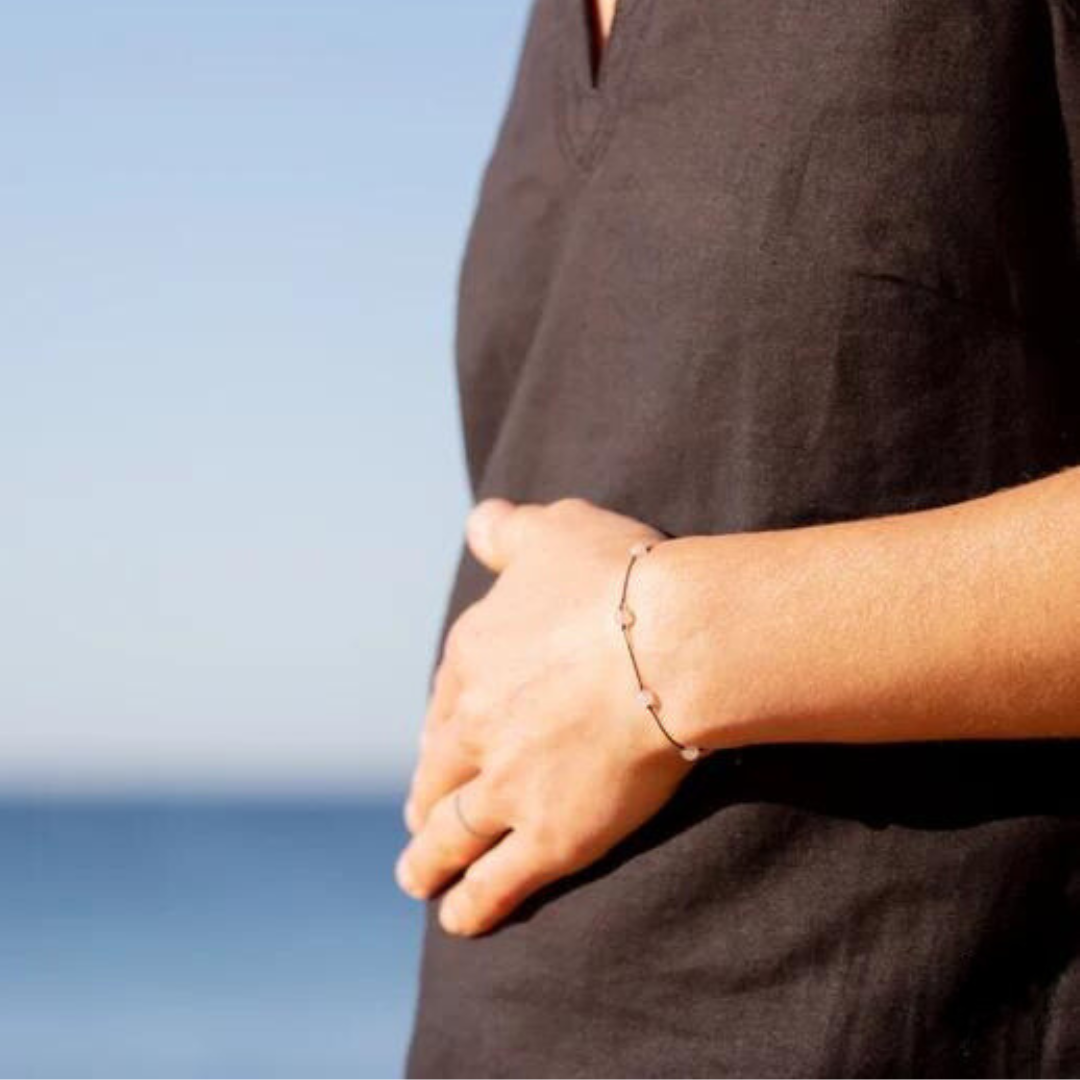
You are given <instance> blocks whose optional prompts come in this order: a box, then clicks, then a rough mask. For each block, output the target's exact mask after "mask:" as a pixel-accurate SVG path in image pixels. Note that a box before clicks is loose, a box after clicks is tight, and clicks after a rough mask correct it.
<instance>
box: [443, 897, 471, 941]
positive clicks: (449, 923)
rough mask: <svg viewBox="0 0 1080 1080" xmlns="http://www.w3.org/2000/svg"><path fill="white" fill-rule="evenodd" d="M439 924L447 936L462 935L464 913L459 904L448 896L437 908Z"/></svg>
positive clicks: (463, 931)
mask: <svg viewBox="0 0 1080 1080" xmlns="http://www.w3.org/2000/svg"><path fill="white" fill-rule="evenodd" d="M439 922H440V923H441V924H442V928H443V929H444V930H445V931H446V932H447V933H448V934H464V933H465V912H464V911H463V910H462V906H461V902H460V901H458V900H456V899H455V898H453V897H449V896H448V897H447V898H446V899H445V900H444V901H443V902H442V907H440V908H439Z"/></svg>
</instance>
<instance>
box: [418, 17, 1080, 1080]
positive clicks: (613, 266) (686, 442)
mask: <svg viewBox="0 0 1080 1080" xmlns="http://www.w3.org/2000/svg"><path fill="white" fill-rule="evenodd" d="M587 26H588V24H587V20H586V17H585V13H584V8H583V4H582V2H581V0H537V2H536V3H535V5H534V9H533V12H532V17H531V21H530V26H529V30H528V34H527V37H526V41H525V44H524V49H523V53H522V55H521V57H520V64H519V69H518V76H517V80H516V85H515V89H514V92H513V95H512V98H511V100H510V103H509V106H508V109H507V112H506V114H505V117H504V121H503V124H502V127H501V130H500V133H499V136H498V140H497V143H496V146H495V148H494V152H493V154H492V156H491V158H490V161H489V162H488V165H487V170H486V173H485V177H484V183H483V187H482V192H481V196H480V200H479V205H478V207H477V211H476V216H475V220H474V223H473V227H472V231H471V236H470V239H469V243H468V248H467V252H466V257H465V260H464V264H463V268H462V275H461V280H460V307H459V320H458V340H457V364H458V373H459V378H460V391H461V406H462V413H463V419H464V433H465V440H466V448H467V455H468V466H469V471H470V476H471V480H472V484H473V488H474V494H475V495H476V496H477V497H483V496H488V495H503V496H506V497H509V498H511V499H515V500H524V501H547V500H551V499H555V498H558V497H560V496H565V495H580V496H584V497H586V498H589V499H591V500H594V501H595V502H597V503H600V504H603V505H604V506H609V507H612V508H614V509H616V510H619V511H622V512H624V513H627V514H631V515H634V516H636V517H639V518H641V519H643V520H645V521H647V522H650V523H652V524H654V525H656V526H658V527H659V528H661V529H664V530H666V531H667V532H669V533H672V534H688V533H723V532H731V531H736V530H760V529H783V528H790V527H793V526H799V525H804V524H809V523H816V522H825V521H834V520H839V519H850V518H858V517H864V516H867V515H874V514H882V513H890V512H897V511H904V510H915V509H919V508H924V507H931V506H935V505H939V504H943V503H950V502H955V501H958V500H962V499H967V498H969V497H972V496H976V495H980V494H983V493H986V492H989V491H992V490H994V489H996V488H999V487H1002V486H1005V485H1011V484H1015V483H1019V482H1021V481H1025V480H1029V479H1033V478H1035V477H1038V476H1040V475H1043V474H1046V473H1048V472H1051V471H1054V470H1056V469H1059V468H1061V467H1064V466H1066V465H1071V464H1075V463H1077V462H1080V280H1078V271H1077V265H1078V259H1077V251H1078V246H1080V245H1078V233H1077V216H1076V207H1077V203H1078V199H1080V165H1078V162H1080V16H1078V10H1077V7H1076V5H1075V3H1073V2H1066V0H991V2H988V0H666V2H664V0H622V2H621V4H620V7H619V11H618V14H617V16H616V21H615V26H614V30H613V34H612V37H611V41H610V44H609V47H608V50H607V52H606V54H605V57H604V60H603V66H602V69H601V75H600V82H599V85H598V86H593V85H592V82H591V73H590V64H589V37H588V29H587ZM490 582H491V578H490V576H489V575H488V574H487V572H486V571H484V570H482V569H481V568H480V567H479V566H478V565H477V564H476V563H475V562H474V561H472V559H471V557H469V556H468V554H467V553H465V552H464V551H463V553H462V559H461V563H460V567H459V571H458V574H457V578H456V581H455V583H454V588H453V592H452V595H451V598H450V603H449V606H448V610H447V612H446V625H449V623H450V622H451V621H452V620H453V618H454V617H455V616H456V615H457V613H458V612H460V611H461V609H462V608H463V607H464V606H465V605H466V604H468V603H469V602H471V601H472V600H474V599H476V598H478V597H479V596H481V595H482V594H483V592H484V591H485V590H486V589H487V587H488V586H489V585H490ZM718 641H719V642H720V647H721V648H722V634H719V633H718ZM408 1071H409V1074H410V1075H412V1076H788V1075H791V1076H1002V1075H1012V1076H1027V1075H1045V1076H1049V1075H1070V1074H1071V1075H1076V1074H1078V1073H1080V743H1078V742H1076V741H1058V742H1042V743H1039V742H1035V741H1031V742H1028V741H1020V740H1017V741H1012V742H1001V743H978V744H976V743H969V744H961V743H939V744H902V745H893V746H878V747H869V746H863V747H858V746H828V745H803V746H767V747H758V748H753V749H746V750H743V751H740V752H738V753H720V754H716V755H714V756H712V757H710V758H708V759H706V760H705V761H704V762H703V763H701V764H700V765H699V766H697V767H696V769H695V771H694V772H693V774H692V775H691V778H690V779H689V780H688V781H687V782H686V784H685V785H684V787H683V788H682V789H681V790H680V792H679V793H678V795H677V796H676V798H675V799H674V800H673V801H672V802H671V804H670V805H669V806H668V807H666V809H664V810H663V811H662V812H661V813H660V814H659V815H658V816H657V817H656V818H655V819H654V820H653V821H651V822H650V823H649V824H648V825H647V826H646V827H645V828H643V829H642V830H641V831H640V832H638V833H637V834H635V835H634V836H632V837H631V838H629V839H628V840H627V841H626V842H624V843H623V844H622V845H621V846H619V847H618V848H617V849H616V850H615V851H614V852H612V853H611V854H610V855H609V856H608V857H606V858H604V859H603V860H602V861H601V862H600V863H599V864H597V865H596V866H594V867H592V868H591V869H589V870H587V871H585V872H583V873H580V874H577V875H575V876H573V877H571V878H569V879H567V880H565V881H563V882H561V883H559V884H557V885H556V886H554V887H552V888H550V889H548V890H547V891H546V892H545V893H544V894H543V895H541V896H539V897H537V898H536V900H535V901H534V902H531V903H529V904H527V905H526V906H525V908H523V909H522V910H521V911H520V912H519V914H518V915H517V917H516V918H514V919H513V920H512V921H511V923H510V924H509V925H507V926H506V927H505V928H503V929H500V930H498V931H497V932H495V933H493V934H491V935H490V936H488V937H486V938H483V939H480V940H460V939H453V938H451V937H449V936H447V935H445V934H443V933H442V932H441V931H440V930H439V928H438V926H437V924H436V923H435V921H434V918H433V917H430V918H429V924H428V930H427V936H426V942H425V951H424V962H423V975H422V989H421V995H420V1002H419V1009H418V1014H417V1019H416V1027H415V1031H414V1035H413V1041H412V1046H411V1050H410V1055H409V1061H408Z"/></svg>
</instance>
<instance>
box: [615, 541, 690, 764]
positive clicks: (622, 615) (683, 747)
mask: <svg viewBox="0 0 1080 1080" xmlns="http://www.w3.org/2000/svg"><path fill="white" fill-rule="evenodd" d="M662 542H663V541H660V540H639V541H638V542H637V543H636V544H634V545H633V546H632V547H631V548H630V559H629V561H628V562H627V564H626V572H625V573H624V574H623V581H622V591H621V592H620V594H619V608H618V611H617V612H616V615H617V617H618V623H619V629H620V630H621V631H622V636H623V641H625V642H626V652H627V655H628V656H629V657H630V666H631V667H632V668H633V669H634V679H635V680H636V681H637V697H638V701H640V702H641V704H642V705H644V706H645V708H646V709H648V710H649V714H650V715H651V716H652V718H653V720H654V721H655V722H656V726H657V727H658V728H659V729H660V731H661V732H662V733H663V735H664V738H665V739H667V741H668V742H669V743H671V745H672V746H674V747H675V749H676V750H678V751H679V753H680V754H681V755H682V756H683V758H685V759H686V760H687V761H696V760H697V759H698V758H699V757H701V755H702V754H703V753H704V752H705V751H704V750H703V749H702V748H701V747H700V746H691V745H689V744H688V743H682V742H679V740H678V739H676V738H675V736H674V735H672V734H671V732H670V731H668V729H667V726H666V725H665V724H664V721H663V719H662V718H661V716H660V710H659V708H658V707H657V703H656V702H657V699H656V694H655V693H654V692H653V691H652V690H650V689H649V687H647V686H646V685H645V680H644V679H643V678H642V677H641V668H640V667H638V662H637V657H636V656H635V655H634V646H633V645H632V644H631V641H630V627H631V626H632V625H633V623H634V613H633V612H632V611H631V609H630V607H629V606H628V605H627V602H626V599H627V594H628V592H629V589H630V575H631V573H632V572H633V569H634V566H635V564H636V563H637V561H638V559H641V558H644V556H645V555H647V554H648V553H649V552H650V551H651V550H652V549H653V548H654V547H656V545H657V544H659V543H662Z"/></svg>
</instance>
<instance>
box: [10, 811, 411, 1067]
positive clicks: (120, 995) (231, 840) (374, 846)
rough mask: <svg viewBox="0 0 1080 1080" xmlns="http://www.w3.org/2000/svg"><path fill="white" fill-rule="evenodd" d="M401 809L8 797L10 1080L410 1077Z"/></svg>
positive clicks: (408, 958) (408, 970) (408, 904)
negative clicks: (399, 884)
mask: <svg viewBox="0 0 1080 1080" xmlns="http://www.w3.org/2000/svg"><path fill="white" fill-rule="evenodd" d="M404 838H405V834H404V830H403V827H402V825H401V819H400V813H399V810H398V803H397V802H391V801H389V800H388V801H385V802H343V801H339V802H325V803H319V802H314V803H305V802H298V801H282V802H259V803H255V802H239V801H238V802H196V801H192V802H185V801H177V800H172V801H157V802H134V801H127V802H119V801H118V802H110V801H103V800H100V799H95V800H88V801H58V802H30V801H7V802H2V803H0V1075H2V1076H4V1077H16V1076H18V1077H54V1078H55V1077H113V1078H117V1080H119V1078H123V1077H147V1078H150V1077H204V1076H207V1077H208V1076H215V1077H277V1076H303V1077H336V1076H350V1077H370V1076H387V1077H392V1076H398V1075H400V1073H401V1069H402V1066H403V1058H404V1052H405V1044H406V1040H407V1037H408V1031H409V1024H410V1021H411V1016H412V1008H413V995H414V991H415V984H416V974H417V963H418V952H419V939H420V932H421V925H422V913H421V910H420V907H419V905H417V904H415V903H413V902H411V901H409V900H407V899H406V898H404V897H402V896H401V895H400V894H399V893H398V892H397V890H396V888H395V886H394V884H393V877H392V867H393V862H394V858H395V856H396V854H397V852H398V851H399V850H400V848H401V846H402V844H403V842H404Z"/></svg>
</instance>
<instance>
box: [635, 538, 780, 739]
mask: <svg viewBox="0 0 1080 1080" xmlns="http://www.w3.org/2000/svg"><path fill="white" fill-rule="evenodd" d="M774 535H777V534H763V533H754V534H729V535H722V536H689V537H678V538H676V539H672V540H666V541H664V542H663V543H661V544H658V545H657V546H656V547H654V548H653V549H652V551H650V552H649V555H648V556H647V557H646V558H645V559H643V560H641V562H640V565H639V566H638V567H637V570H636V571H635V580H634V582H633V595H632V596H631V606H632V607H633V610H634V613H635V625H634V640H635V643H636V645H637V648H638V658H639V663H640V665H641V668H642V673H643V676H644V678H645V681H646V682H647V683H648V685H649V686H650V687H652V688H653V689H654V690H655V692H656V693H657V695H658V697H659V699H660V708H661V713H662V715H663V717H664V722H665V724H667V725H668V727H670V729H671V731H672V733H673V734H674V735H675V737H676V738H678V739H679V740H680V741H683V742H687V743H691V744H693V745H698V746H701V747H703V748H705V749H710V750H714V749H726V748H730V747H733V746H743V745H748V744H751V743H762V742H769V741H776V740H777V738H778V734H777V731H776V725H775V723H774V722H771V721H770V720H769V719H768V711H769V710H768V708H767V706H766V704H765V702H766V701H767V700H768V699H769V697H770V693H769V692H768V689H767V688H768V686H769V684H770V683H771V682H772V681H773V680H775V678H776V676H777V672H776V658H775V657H774V656H773V654H772V653H771V651H770V649H769V648H768V633H767V626H766V625H764V623H763V621H762V619H761V616H760V612H761V611H762V610H763V605H762V603H761V599H762V597H763V589H762V587H761V583H762V582H763V581H765V580H768V576H769V575H768V569H767V566H768V564H770V563H771V562H772V557H771V556H772V555H773V551H772V548H773V546H774V545H773V542H772V537H773V536H774Z"/></svg>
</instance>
